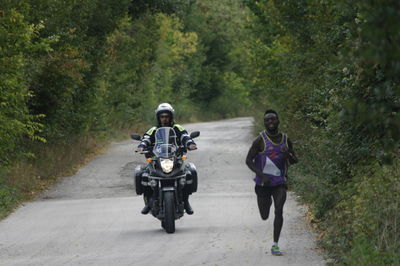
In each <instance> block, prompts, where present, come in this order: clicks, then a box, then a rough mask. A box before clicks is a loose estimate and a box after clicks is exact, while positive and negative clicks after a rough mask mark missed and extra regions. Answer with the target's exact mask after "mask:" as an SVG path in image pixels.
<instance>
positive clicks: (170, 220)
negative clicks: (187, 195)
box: [164, 191, 175, 234]
mask: <svg viewBox="0 0 400 266" xmlns="http://www.w3.org/2000/svg"><path fill="white" fill-rule="evenodd" d="M164 214H165V216H164V229H165V231H166V232H167V233H168V234H172V233H174V232H175V197H174V192H172V191H165V192H164Z"/></svg>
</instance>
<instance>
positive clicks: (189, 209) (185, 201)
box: [183, 195, 194, 215]
mask: <svg viewBox="0 0 400 266" xmlns="http://www.w3.org/2000/svg"><path fill="white" fill-rule="evenodd" d="M183 205H184V207H185V211H186V213H187V214H189V215H192V214H193V213H194V211H193V209H192V206H190V203H189V195H184V197H183Z"/></svg>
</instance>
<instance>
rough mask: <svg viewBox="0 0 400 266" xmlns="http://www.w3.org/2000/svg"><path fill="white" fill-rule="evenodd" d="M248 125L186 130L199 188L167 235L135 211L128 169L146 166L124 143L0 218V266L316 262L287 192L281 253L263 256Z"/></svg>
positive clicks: (265, 241) (263, 226)
mask: <svg viewBox="0 0 400 266" xmlns="http://www.w3.org/2000/svg"><path fill="white" fill-rule="evenodd" d="M252 124H253V120H252V118H235V119H230V120H223V121H216V122H207V123H196V124H188V125H185V127H186V129H188V131H193V130H200V131H201V135H200V137H199V138H198V139H196V142H197V144H198V148H199V149H198V150H196V151H193V152H190V153H189V154H188V159H189V161H191V162H193V163H195V164H196V166H197V169H198V174H199V189H198V191H197V193H195V194H193V195H192V196H191V198H190V200H191V204H192V207H193V209H194V211H195V213H194V215H192V216H189V215H185V216H184V217H183V218H182V219H180V220H178V221H176V232H175V233H174V234H167V233H165V232H164V231H163V230H162V229H161V227H160V222H159V221H158V220H157V219H155V218H154V217H152V216H151V215H141V214H140V210H141V209H142V207H143V199H142V197H141V196H136V195H135V193H134V185H133V184H134V182H133V169H134V168H135V166H136V165H137V164H144V163H145V160H144V158H143V157H142V156H141V155H139V154H134V153H133V148H134V147H135V146H136V145H137V142H134V141H132V140H129V141H124V142H119V143H114V144H112V145H111V146H110V148H109V149H108V151H107V152H106V153H104V154H102V155H99V156H97V157H96V158H95V159H93V160H92V161H91V162H90V163H88V164H87V165H86V166H85V167H83V168H82V169H80V170H79V172H78V173H77V174H76V175H74V176H70V177H66V178H65V179H64V180H63V181H62V182H60V183H59V184H58V185H56V186H55V187H53V188H52V189H51V190H49V191H47V192H45V193H43V195H42V196H41V197H40V198H39V199H38V200H36V201H33V202H30V203H27V204H25V205H24V206H22V207H20V208H19V209H18V210H17V211H16V212H14V213H13V214H12V215H10V216H9V217H8V218H6V219H4V220H3V221H1V222H0V265H115V266H117V265H185V266H186V265H212V266H215V265H307V266H308V265H324V264H325V261H324V259H323V256H322V254H321V251H320V250H318V249H316V247H315V242H314V238H315V235H314V234H313V233H312V232H310V231H309V230H308V229H307V225H306V223H305V220H304V212H305V209H304V207H303V206H301V205H299V204H298V203H296V201H295V197H296V196H295V195H294V194H293V193H291V192H290V193H289V195H288V200H287V202H286V205H285V209H284V219H285V221H284V225H283V229H282V234H281V240H280V242H279V244H280V247H281V249H282V250H283V251H284V252H285V255H284V256H281V257H276V256H272V255H271V254H270V247H271V244H272V228H273V225H272V221H273V219H271V218H270V219H268V220H267V221H262V220H261V218H260V217H259V213H258V208H257V204H256V197H255V194H254V185H253V181H252V176H253V174H252V172H251V171H250V170H248V168H247V166H246V165H245V163H244V161H245V156H246V154H247V151H248V148H249V147H250V144H251V142H252V139H253V137H252V133H251V132H252ZM270 216H271V217H272V218H273V207H272V208H271V215H270Z"/></svg>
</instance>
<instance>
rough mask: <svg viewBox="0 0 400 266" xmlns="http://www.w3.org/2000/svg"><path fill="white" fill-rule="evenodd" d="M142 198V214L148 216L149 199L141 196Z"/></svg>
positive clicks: (149, 208)
mask: <svg viewBox="0 0 400 266" xmlns="http://www.w3.org/2000/svg"><path fill="white" fill-rule="evenodd" d="M143 198H144V204H145V205H144V207H143V209H142V214H148V213H149V212H150V210H151V206H150V199H149V197H147V196H144V195H143Z"/></svg>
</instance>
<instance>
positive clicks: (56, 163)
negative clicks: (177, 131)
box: [0, 125, 146, 219]
mask: <svg viewBox="0 0 400 266" xmlns="http://www.w3.org/2000/svg"><path fill="white" fill-rule="evenodd" d="M145 127H146V126H144V125H138V126H136V127H135V128H132V129H124V130H120V131H116V132H115V133H113V134H112V135H111V134H109V135H108V136H107V137H93V136H84V137H80V138H77V139H75V140H70V141H68V142H66V141H63V143H60V142H58V143H54V144H46V145H40V146H39V145H38V146H36V147H34V148H33V150H34V154H36V156H35V157H34V158H27V159H25V160H21V161H19V162H17V163H15V164H14V165H13V166H12V167H9V168H8V169H3V170H2V171H1V172H0V219H3V218H5V217H7V216H8V215H9V214H10V213H11V212H12V211H13V210H15V209H16V208H17V207H18V206H19V205H20V204H22V203H23V202H26V201H30V200H33V199H35V198H36V197H37V195H39V194H40V193H41V192H43V191H44V190H46V189H48V188H49V187H51V186H52V185H53V184H54V183H56V182H57V181H59V180H60V179H61V178H62V177H64V176H70V175H73V174H74V173H76V171H77V170H78V169H79V168H81V167H82V166H84V165H85V164H87V163H88V162H89V161H90V160H91V159H93V158H94V157H95V156H96V155H98V154H101V153H103V152H104V151H105V150H106V148H107V146H108V145H109V143H111V142H112V141H121V140H124V139H127V138H129V134H130V133H133V132H142V131H144V130H145Z"/></svg>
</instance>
